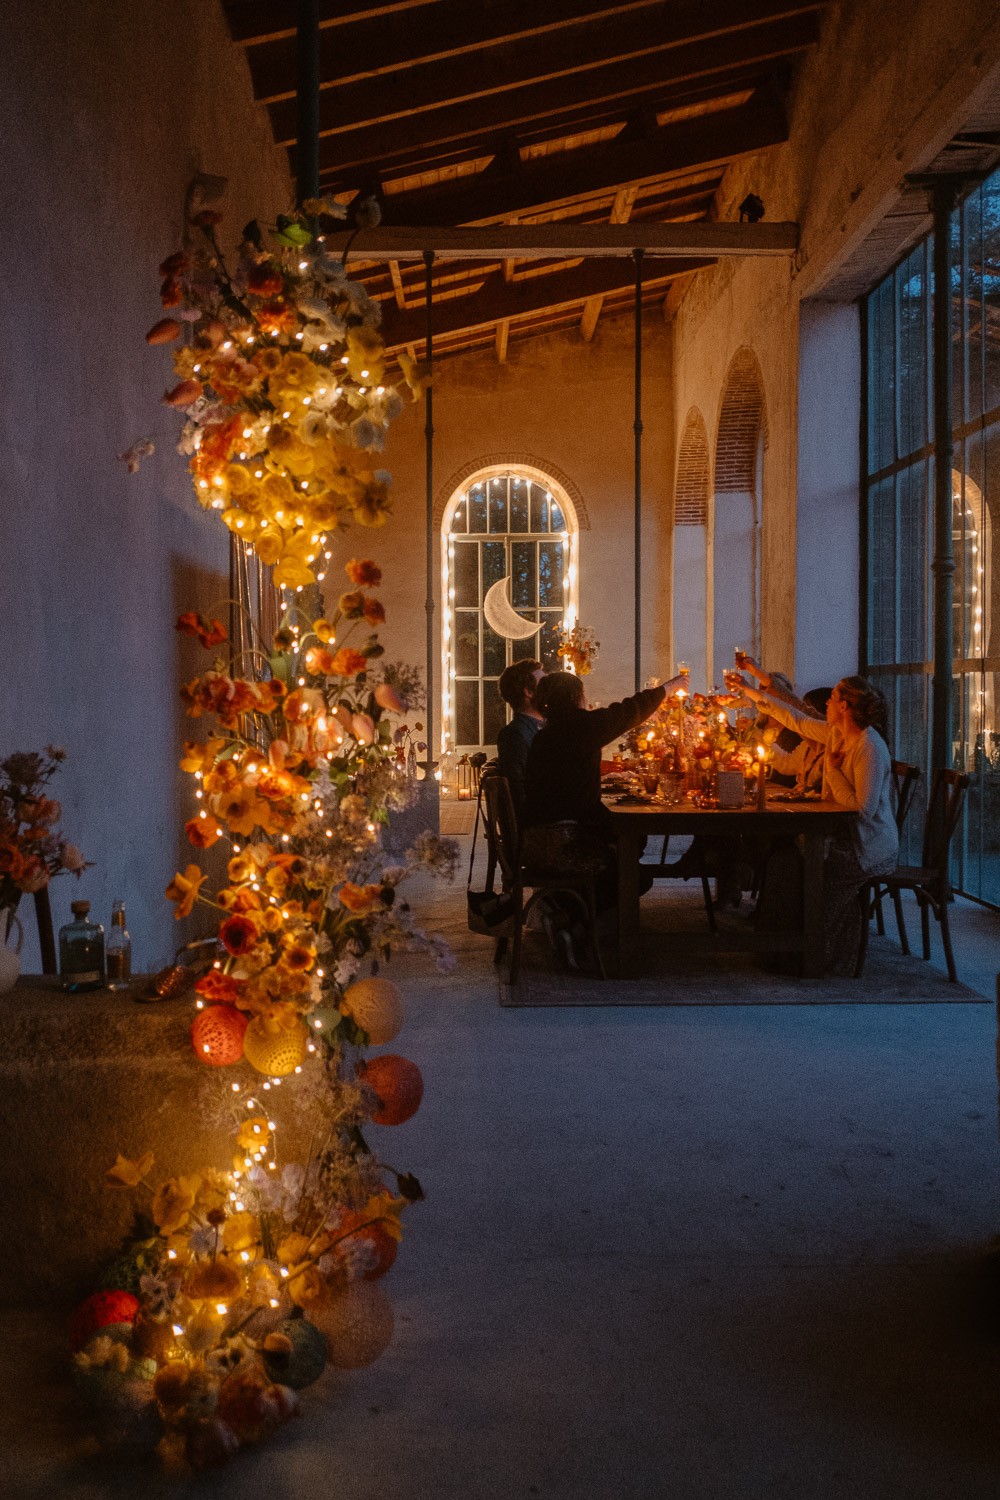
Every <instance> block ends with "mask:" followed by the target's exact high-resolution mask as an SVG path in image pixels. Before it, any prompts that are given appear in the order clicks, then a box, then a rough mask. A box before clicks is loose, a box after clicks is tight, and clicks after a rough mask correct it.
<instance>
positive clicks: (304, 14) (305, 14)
mask: <svg viewBox="0 0 1000 1500" xmlns="http://www.w3.org/2000/svg"><path fill="white" fill-rule="evenodd" d="M295 61H296V105H297V110H296V115H297V129H296V133H295V168H296V183H295V201H296V202H297V203H301V202H302V201H303V199H305V198H316V197H318V196H319V0H299V20H298V32H297V35H296V58H295Z"/></svg>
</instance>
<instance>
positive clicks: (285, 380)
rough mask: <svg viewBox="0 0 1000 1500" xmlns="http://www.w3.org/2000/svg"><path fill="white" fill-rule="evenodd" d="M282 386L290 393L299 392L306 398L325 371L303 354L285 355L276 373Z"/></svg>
mask: <svg viewBox="0 0 1000 1500" xmlns="http://www.w3.org/2000/svg"><path fill="white" fill-rule="evenodd" d="M278 374H279V379H280V380H281V382H282V384H283V385H284V386H285V387H286V389H287V390H290V391H301V392H303V393H304V394H305V395H307V396H308V394H309V392H310V391H312V390H315V388H316V386H318V385H319V383H320V381H321V380H322V379H323V378H324V377H325V371H323V370H321V369H320V368H319V366H318V365H314V364H313V362H312V360H311V359H309V358H308V356H307V355H305V354H294V353H293V354H286V355H285V357H284V359H283V360H282V361H281V369H280V371H279V372H278Z"/></svg>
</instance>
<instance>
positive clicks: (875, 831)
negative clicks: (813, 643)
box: [745, 677, 899, 974]
mask: <svg viewBox="0 0 1000 1500" xmlns="http://www.w3.org/2000/svg"><path fill="white" fill-rule="evenodd" d="M745 691H746V693H747V696H748V697H749V698H750V699H751V700H752V701H753V702H755V703H757V704H759V706H760V707H762V708H764V709H765V710H766V711H767V713H769V714H770V715H771V716H772V718H774V719H777V720H778V722H779V723H781V724H785V725H787V726H788V728H790V729H794V730H795V731H796V733H797V734H800V735H801V736H802V738H803V739H804V740H810V741H812V742H813V743H814V744H817V745H819V746H820V747H821V749H822V751H823V784H822V790H823V796H824V798H825V799H829V800H831V801H833V802H836V803H837V804H838V806H840V807H843V808H846V809H848V810H849V811H850V812H854V813H857V819H856V821H855V822H854V824H853V826H852V828H851V830H850V833H849V834H845V835H843V836H842V837H841V838H838V839H837V840H835V841H834V842H833V844H832V846H831V848H830V850H829V853H828V854H827V856H826V859H825V861H824V865H823V905H824V922H825V928H826V932H825V947H826V968H827V972H828V973H831V974H853V972H854V965H855V961H856V959H857V952H858V945H859V943H860V940H861V910H860V907H859V905H858V900H857V895H858V890H859V888H860V887H861V886H862V885H863V884H864V882H865V881H866V880H869V879H871V878H872V876H876V875H887V874H888V873H889V871H890V870H893V869H895V867H896V862H897V860H898V858H899V835H898V833H897V831H896V820H895V818H894V817H893V812H892V802H891V786H892V761H891V758H890V755H889V747H888V744H887V740H886V729H887V714H886V706H885V699H884V698H883V696H882V694H881V693H880V692H879V690H878V688H876V687H874V686H873V684H872V683H870V682H869V681H868V680H867V679H866V678H864V677H842V678H841V680H840V681H839V682H838V683H837V686H836V687H835V688H834V689H833V691H832V692H831V694H830V697H829V699H828V701H827V705H826V717H825V719H824V720H821V719H817V718H815V717H814V716H813V715H812V713H802V712H801V711H800V710H798V709H795V708H793V707H792V706H791V705H790V704H789V703H787V702H784V701H783V700H781V699H779V698H775V697H773V696H771V695H770V694H768V693H764V692H761V691H760V690H759V689H757V688H746V689H745ZM767 879H768V882H769V883H770V882H771V872H770V870H769V871H768V876H767ZM772 894H773V886H772Z"/></svg>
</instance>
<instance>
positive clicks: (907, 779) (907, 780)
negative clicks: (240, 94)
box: [869, 760, 920, 943]
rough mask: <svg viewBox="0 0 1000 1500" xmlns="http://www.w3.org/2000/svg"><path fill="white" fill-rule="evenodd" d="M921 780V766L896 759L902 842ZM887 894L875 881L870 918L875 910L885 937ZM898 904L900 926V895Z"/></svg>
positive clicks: (894, 771) (898, 827)
mask: <svg viewBox="0 0 1000 1500" xmlns="http://www.w3.org/2000/svg"><path fill="white" fill-rule="evenodd" d="M919 780H920V767H919V766H911V765H908V764H907V762H906V761H905V760H894V761H893V762H892V801H893V806H894V807H895V810H896V832H897V834H898V835H899V838H900V842H902V838H903V829H904V827H905V826H906V819H907V816H908V814H909V811H910V807H911V806H912V804H913V794H914V792H915V791H916V789H917V782H918V781H919ZM886 894H887V892H886V891H884V890H883V889H882V888H881V886H879V885H878V884H877V883H875V888H874V889H873V890H872V891H871V908H870V912H869V918H870V915H871V912H874V915H875V925H876V927H877V928H878V935H879V937H885V916H884V915H883V912H882V898H883V896H885V895H886ZM896 905H897V907H898V910H897V914H896V915H897V921H896V925H897V926H899V924H900V923H901V922H902V917H901V915H900V912H901V911H902V907H901V906H899V897H898V896H897V897H896ZM900 942H901V943H902V938H900Z"/></svg>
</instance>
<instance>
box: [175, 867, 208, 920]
mask: <svg viewBox="0 0 1000 1500" xmlns="http://www.w3.org/2000/svg"><path fill="white" fill-rule="evenodd" d="M207 879H208V876H207V875H203V874H202V873H201V870H200V869H199V868H198V866H197V865H188V867H187V869H186V870H185V871H184V874H183V875H182V874H181V873H180V871H179V870H178V872H177V874H176V875H175V876H174V878H173V880H172V881H171V882H170V884H169V885H168V886H167V889H166V897H167V900H168V901H176V902H177V910H176V911H175V912H174V916H175V918H177V919H180V918H181V917H189V916H190V915H191V910H192V908H193V906H194V903H195V902H196V901H197V899H198V892H199V891H200V890H201V888H202V886H203V885H204V884H205V881H206V880H207Z"/></svg>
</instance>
